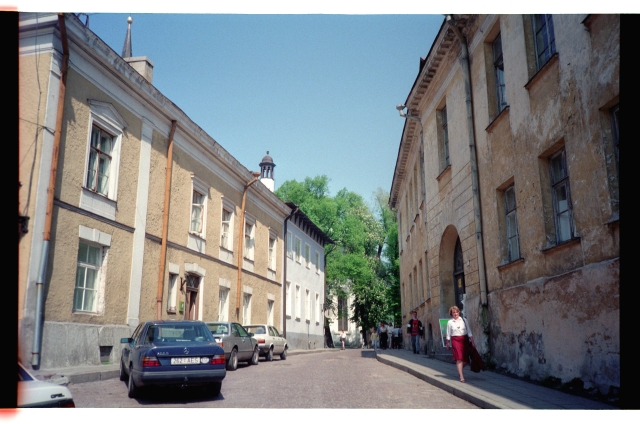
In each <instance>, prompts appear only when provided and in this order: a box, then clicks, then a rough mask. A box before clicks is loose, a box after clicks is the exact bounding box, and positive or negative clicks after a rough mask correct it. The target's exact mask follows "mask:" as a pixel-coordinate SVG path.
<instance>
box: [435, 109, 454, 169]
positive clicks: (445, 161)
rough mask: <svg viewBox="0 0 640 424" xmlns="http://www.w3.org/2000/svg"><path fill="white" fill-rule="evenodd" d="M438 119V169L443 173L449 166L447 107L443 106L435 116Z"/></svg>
mask: <svg viewBox="0 0 640 424" xmlns="http://www.w3.org/2000/svg"><path fill="white" fill-rule="evenodd" d="M437 117H438V118H439V124H440V128H439V131H438V150H439V153H440V168H441V171H444V170H445V168H446V167H447V166H449V165H451V160H450V158H449V124H448V117H447V107H446V106H444V107H443V108H442V109H441V110H440V111H439V112H438V114H437Z"/></svg>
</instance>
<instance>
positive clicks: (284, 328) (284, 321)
mask: <svg viewBox="0 0 640 424" xmlns="http://www.w3.org/2000/svg"><path fill="white" fill-rule="evenodd" d="M298 209H299V208H298V207H297V206H296V207H295V208H293V210H292V211H291V213H290V214H289V216H288V217H286V218H285V219H284V284H283V285H282V287H284V290H283V293H284V295H283V296H284V297H283V298H282V299H283V300H282V337H284V338H285V339H286V338H287V257H288V256H287V252H288V251H289V246H287V222H288V221H289V220H290V219H291V218H293V215H295V214H296V212H298Z"/></svg>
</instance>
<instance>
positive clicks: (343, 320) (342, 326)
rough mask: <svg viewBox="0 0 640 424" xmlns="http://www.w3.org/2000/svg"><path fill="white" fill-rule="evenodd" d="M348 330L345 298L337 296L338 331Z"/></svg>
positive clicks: (347, 312) (347, 309)
mask: <svg viewBox="0 0 640 424" xmlns="http://www.w3.org/2000/svg"><path fill="white" fill-rule="evenodd" d="M342 330H344V331H349V308H348V303H347V299H345V298H344V297H342V296H338V331H342Z"/></svg>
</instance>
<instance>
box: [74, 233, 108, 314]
mask: <svg viewBox="0 0 640 424" xmlns="http://www.w3.org/2000/svg"><path fill="white" fill-rule="evenodd" d="M101 264H102V247H99V246H94V245H91V244H87V243H84V242H80V245H79V247H78V266H77V268H76V287H75V290H74V292H73V310H74V311H84V312H97V300H98V287H99V277H100V266H101Z"/></svg>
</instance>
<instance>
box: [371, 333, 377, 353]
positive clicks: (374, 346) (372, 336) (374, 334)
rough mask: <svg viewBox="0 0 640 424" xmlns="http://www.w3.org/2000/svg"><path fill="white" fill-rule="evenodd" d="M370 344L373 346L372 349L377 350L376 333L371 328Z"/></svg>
mask: <svg viewBox="0 0 640 424" xmlns="http://www.w3.org/2000/svg"><path fill="white" fill-rule="evenodd" d="M371 344H372V345H373V349H377V348H378V332H377V331H376V329H375V328H371Z"/></svg>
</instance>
